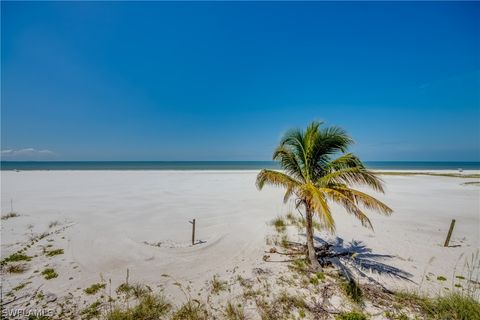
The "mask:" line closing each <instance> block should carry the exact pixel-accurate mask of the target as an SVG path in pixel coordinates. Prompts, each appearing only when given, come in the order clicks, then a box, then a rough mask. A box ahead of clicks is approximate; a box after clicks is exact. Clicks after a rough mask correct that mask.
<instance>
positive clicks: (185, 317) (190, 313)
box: [171, 300, 208, 320]
mask: <svg viewBox="0 0 480 320" xmlns="http://www.w3.org/2000/svg"><path fill="white" fill-rule="evenodd" d="M207 319H208V311H207V308H206V307H205V305H204V304H203V303H201V302H200V301H198V300H188V301H187V302H186V303H184V304H183V305H182V306H181V307H180V308H179V309H178V310H177V311H175V313H174V314H173V316H172V319H171V320H207Z"/></svg>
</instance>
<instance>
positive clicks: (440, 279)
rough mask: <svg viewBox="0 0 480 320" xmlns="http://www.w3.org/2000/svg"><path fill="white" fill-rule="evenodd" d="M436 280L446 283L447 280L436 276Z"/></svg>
mask: <svg viewBox="0 0 480 320" xmlns="http://www.w3.org/2000/svg"><path fill="white" fill-rule="evenodd" d="M437 280H438V281H447V278H445V277H444V276H438V277H437Z"/></svg>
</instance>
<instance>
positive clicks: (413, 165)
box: [0, 161, 480, 174]
mask: <svg viewBox="0 0 480 320" xmlns="http://www.w3.org/2000/svg"><path fill="white" fill-rule="evenodd" d="M365 165H366V166H367V167H368V168H370V169H372V170H382V171H386V170H395V171H397V170H401V171H412V170H413V171H431V170H435V171H436V170H442V171H443V170H450V171H452V170H453V171H455V172H459V169H461V170H463V171H469V170H480V162H475V161H452V162H447V161H365ZM264 168H267V169H279V166H278V164H277V163H275V162H273V161H1V163H0V169H1V170H2V171H4V170H5V171H8V170H20V171H27V170H174V171H182V170H188V171H191V170H201V171H210V170H213V171H222V170H260V169H264ZM414 174H415V173H414Z"/></svg>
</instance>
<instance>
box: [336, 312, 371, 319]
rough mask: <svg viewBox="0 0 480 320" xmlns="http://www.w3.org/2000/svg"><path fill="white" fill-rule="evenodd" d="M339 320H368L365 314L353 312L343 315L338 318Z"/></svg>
mask: <svg viewBox="0 0 480 320" xmlns="http://www.w3.org/2000/svg"><path fill="white" fill-rule="evenodd" d="M336 319H337V320H367V319H368V318H367V316H366V315H364V314H363V313H360V312H357V311H352V312H345V313H341V314H340V315H338V316H337V317H336Z"/></svg>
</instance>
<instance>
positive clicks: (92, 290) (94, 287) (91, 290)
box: [83, 283, 106, 294]
mask: <svg viewBox="0 0 480 320" xmlns="http://www.w3.org/2000/svg"><path fill="white" fill-rule="evenodd" d="M105 287H106V284H105V283H94V284H92V285H91V286H90V287H88V288H86V289H85V290H83V291H84V292H85V293H86V294H96V293H97V292H98V291H99V290H100V289H105Z"/></svg>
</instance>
